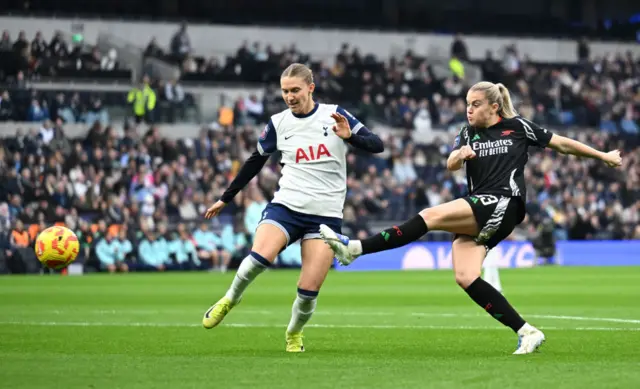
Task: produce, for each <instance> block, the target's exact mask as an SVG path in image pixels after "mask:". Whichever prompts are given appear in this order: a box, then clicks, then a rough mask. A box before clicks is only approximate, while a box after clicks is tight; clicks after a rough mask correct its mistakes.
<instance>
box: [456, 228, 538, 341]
mask: <svg viewBox="0 0 640 389" xmlns="http://www.w3.org/2000/svg"><path fill="white" fill-rule="evenodd" d="M485 256H486V248H485V247H484V245H480V244H478V243H477V242H476V241H475V240H474V239H473V238H472V237H470V236H458V237H456V239H455V240H454V241H453V249H452V259H453V269H454V272H455V277H456V283H457V284H458V285H460V287H461V288H462V289H464V291H465V292H466V293H467V294H468V295H469V297H471V299H472V300H473V301H474V302H475V303H476V304H478V305H479V306H480V307H481V308H482V309H484V310H485V311H486V312H487V313H488V314H489V315H491V317H493V318H494V319H496V320H498V321H499V322H500V323H502V324H504V325H505V326H507V327H509V328H511V329H512V330H513V332H515V333H516V334H517V335H518V347H517V349H516V351H515V352H514V354H529V353H532V352H534V351H535V350H536V349H537V348H538V347H540V345H541V344H542V343H543V342H544V340H545V337H544V334H543V333H542V331H540V330H538V329H537V328H535V327H533V326H532V325H530V324H529V323H527V322H526V321H524V319H523V318H522V317H521V316H520V314H518V312H517V311H516V310H515V309H514V308H513V307H512V306H511V304H509V301H507V299H506V298H505V297H504V296H503V295H502V294H501V293H500V292H499V291H498V290H496V288H494V287H493V286H491V284H489V283H488V282H486V281H485V280H483V279H482V278H481V277H480V273H481V271H482V262H483V260H484V258H485Z"/></svg>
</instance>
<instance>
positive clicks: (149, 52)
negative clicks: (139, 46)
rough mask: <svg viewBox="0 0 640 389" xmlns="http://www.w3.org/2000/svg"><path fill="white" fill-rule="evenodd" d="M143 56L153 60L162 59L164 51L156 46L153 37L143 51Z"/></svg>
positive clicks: (156, 42) (156, 43)
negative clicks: (153, 58)
mask: <svg viewBox="0 0 640 389" xmlns="http://www.w3.org/2000/svg"><path fill="white" fill-rule="evenodd" d="M144 56H145V57H155V58H162V57H163V56H164V51H163V50H162V48H161V47H160V46H159V45H158V41H157V40H156V37H155V36H154V37H152V38H151V40H150V41H149V44H148V45H147V48H146V49H145V50H144Z"/></svg>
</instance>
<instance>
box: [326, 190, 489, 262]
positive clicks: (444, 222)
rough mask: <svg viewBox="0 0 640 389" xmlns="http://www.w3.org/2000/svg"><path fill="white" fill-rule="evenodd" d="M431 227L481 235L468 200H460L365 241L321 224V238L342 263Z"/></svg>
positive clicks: (412, 238) (394, 245) (407, 240)
mask: <svg viewBox="0 0 640 389" xmlns="http://www.w3.org/2000/svg"><path fill="white" fill-rule="evenodd" d="M429 230H438V231H448V232H452V233H455V234H465V235H472V236H475V235H477V234H478V225H477V223H476V219H475V217H474V215H473V210H472V209H471V206H470V205H469V203H468V202H466V201H465V200H463V199H457V200H453V201H450V202H448V203H445V204H441V205H438V206H436V207H432V208H427V209H424V210H422V211H421V212H420V213H419V214H418V215H416V216H414V217H413V218H412V219H410V220H409V221H407V222H406V223H404V224H402V225H401V226H393V227H392V228H389V229H386V230H384V231H382V232H381V233H379V234H377V235H374V236H371V237H369V238H367V239H364V240H349V238H347V237H346V236H344V235H340V234H336V233H335V232H333V231H332V230H331V229H330V228H328V227H327V226H324V225H323V226H321V227H320V233H321V235H322V238H323V239H324V240H325V242H327V243H328V244H329V246H331V248H332V249H333V251H334V253H335V254H336V258H337V259H338V260H339V261H340V263H342V264H343V265H348V264H350V263H351V262H353V260H355V259H356V258H357V257H358V256H360V255H364V254H371V253H377V252H379V251H385V250H391V249H394V248H397V247H401V246H404V245H406V244H408V243H411V242H414V241H416V240H418V239H420V238H421V237H422V236H423V235H424V234H426V233H427V232H428V231H429Z"/></svg>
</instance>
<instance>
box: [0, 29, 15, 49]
mask: <svg viewBox="0 0 640 389" xmlns="http://www.w3.org/2000/svg"><path fill="white" fill-rule="evenodd" d="M12 49H13V42H11V35H9V31H8V30H4V31H2V39H0V50H2V51H10V50H12Z"/></svg>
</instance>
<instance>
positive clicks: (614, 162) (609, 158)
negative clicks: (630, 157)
mask: <svg viewBox="0 0 640 389" xmlns="http://www.w3.org/2000/svg"><path fill="white" fill-rule="evenodd" d="M602 161H604V163H606V164H607V166H609V167H620V166H622V157H621V156H620V150H613V151H609V152H608V153H606V154H605V155H604V158H602Z"/></svg>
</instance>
